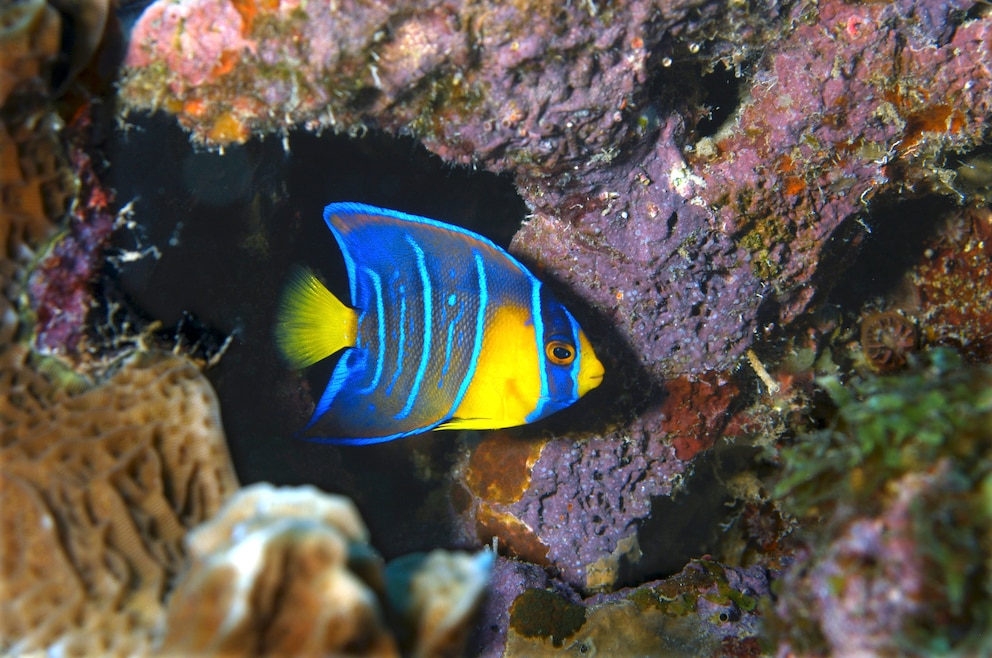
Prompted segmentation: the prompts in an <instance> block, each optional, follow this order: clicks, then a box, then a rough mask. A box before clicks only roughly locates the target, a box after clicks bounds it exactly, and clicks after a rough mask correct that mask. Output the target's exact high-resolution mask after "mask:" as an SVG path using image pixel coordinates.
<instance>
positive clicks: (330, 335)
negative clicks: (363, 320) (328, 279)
mask: <svg viewBox="0 0 992 658" xmlns="http://www.w3.org/2000/svg"><path fill="white" fill-rule="evenodd" d="M357 332H358V314H357V313H356V312H355V310H354V309H351V308H348V307H347V306H345V305H344V304H342V303H341V301H340V300H339V299H338V298H337V297H335V296H334V294H333V293H332V292H331V291H330V290H328V289H327V288H326V287H325V286H324V284H323V283H321V282H320V280H319V279H318V278H317V276H316V275H315V274H314V273H313V271H312V270H309V269H303V268H300V269H299V270H297V271H296V272H294V273H293V275H292V276H291V277H290V279H289V283H287V284H286V289H285V290H284V291H283V295H282V299H281V300H280V302H279V310H278V313H277V320H276V329H275V336H276V345H277V346H278V347H279V351H280V353H281V354H282V355H283V357H284V358H285V359H286V361H287V362H288V363H289V364H290V365H291V366H292V367H294V368H306V367H307V366H310V365H313V364H314V363H317V362H318V361H321V360H323V359H326V358H327V357H329V356H331V355H332V354H334V353H335V352H338V351H340V350H342V349H344V348H346V347H352V346H354V345H355V340H356V335H357Z"/></svg>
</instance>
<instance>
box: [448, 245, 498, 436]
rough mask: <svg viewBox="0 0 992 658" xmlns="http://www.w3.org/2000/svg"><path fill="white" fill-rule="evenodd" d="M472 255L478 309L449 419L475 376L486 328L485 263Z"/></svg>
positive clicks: (487, 295)
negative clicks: (465, 361)
mask: <svg viewBox="0 0 992 658" xmlns="http://www.w3.org/2000/svg"><path fill="white" fill-rule="evenodd" d="M472 256H473V260H474V261H475V277H476V281H477V282H478V286H479V311H478V313H477V314H476V316H475V338H474V339H473V342H472V356H471V357H470V358H469V360H468V371H467V372H466V373H465V377H463V378H462V382H461V384H459V385H458V393H457V394H455V401H454V404H452V405H451V409H450V410H449V411H448V415H447V418H445V420H448V419H450V418H451V417H452V416H453V415H454V413H455V410H456V409H457V408H458V405H460V404H461V403H462V400H464V399H465V393H466V392H467V391H468V385H469V384H470V383H472V377H474V376H475V366H476V364H478V362H479V354H481V353H482V337H483V332H484V331H485V328H486V308H487V307H488V306H489V284H488V282H487V281H486V264H485V262H483V260H482V255H481V254H479V252H477V251H475V250H473V251H472Z"/></svg>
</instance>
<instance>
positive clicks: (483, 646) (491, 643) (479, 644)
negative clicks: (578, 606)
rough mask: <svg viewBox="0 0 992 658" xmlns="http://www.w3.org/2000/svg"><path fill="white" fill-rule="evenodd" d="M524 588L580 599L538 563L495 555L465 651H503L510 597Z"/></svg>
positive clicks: (494, 657)
mask: <svg viewBox="0 0 992 658" xmlns="http://www.w3.org/2000/svg"><path fill="white" fill-rule="evenodd" d="M527 589H541V590H546V589H553V590H554V591H555V592H556V593H558V594H560V595H561V596H563V597H564V598H565V599H567V600H569V601H571V602H572V603H579V602H580V599H579V597H578V595H577V594H575V593H574V592H573V591H572V590H570V589H569V588H567V587H565V586H563V585H562V584H561V583H556V582H555V581H552V580H551V578H549V577H548V574H547V573H546V572H545V570H544V569H543V568H541V567H538V566H536V565H533V564H529V563H527V562H518V561H517V560H511V559H507V558H504V557H497V558H496V561H495V563H494V564H493V570H492V573H491V574H490V576H489V588H488V590H487V591H486V598H485V599H484V600H483V602H482V605H481V606H480V607H481V609H480V610H479V616H478V619H479V621H478V623H477V624H476V631H475V635H474V636H473V637H472V638H471V640H470V641H469V646H468V651H467V653H466V655H471V656H479V657H480V658H490V657H491V658H498V657H499V656H502V655H503V647H504V645H505V643H506V632H507V629H508V628H509V625H510V608H511V606H512V605H513V601H514V600H515V599H516V598H517V597H518V596H520V595H521V594H522V593H523V592H524V590H527Z"/></svg>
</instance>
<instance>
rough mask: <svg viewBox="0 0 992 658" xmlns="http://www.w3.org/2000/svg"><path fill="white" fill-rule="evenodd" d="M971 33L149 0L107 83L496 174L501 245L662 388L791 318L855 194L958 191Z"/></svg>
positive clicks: (819, 274) (130, 96) (459, 8)
mask: <svg viewBox="0 0 992 658" xmlns="http://www.w3.org/2000/svg"><path fill="white" fill-rule="evenodd" d="M990 34H992V17H990V16H989V15H988V12H983V11H967V10H966V9H965V7H964V3H956V2H949V3H927V4H926V5H924V6H922V7H917V6H915V5H912V4H911V3H907V2H898V3H868V4H852V3H849V2H846V1H844V0H828V1H826V2H821V3H810V2H799V3H792V4H787V3H776V2H770V3H760V4H758V5H755V4H748V3H731V4H730V5H729V6H728V5H727V4H726V3H721V2H680V1H677V0H676V1H672V2H661V3H658V2H648V1H637V2H630V3H612V4H609V5H604V6H600V4H599V3H593V2H588V3H580V2H573V3H564V5H554V6H552V5H548V4H546V3H526V2H525V3H496V2H486V1H483V2H477V3H468V4H462V5H452V4H450V3H444V2H440V1H437V0H434V1H432V0H420V1H418V2H413V3H403V5H402V6H399V5H396V6H388V5H383V4H381V3H363V2H356V3H352V4H349V5H348V6H347V7H346V8H344V7H342V8H336V9H335V10H333V11H332V10H331V9H330V7H329V6H327V5H324V4H320V3H317V4H314V3H310V4H306V5H301V4H298V3H290V2H282V3H267V2H259V1H257V0H247V1H245V2H230V1H228V0H158V2H155V3H153V4H152V5H151V6H150V7H149V8H148V9H147V10H146V11H145V13H144V14H143V16H142V17H141V19H140V20H139V22H138V24H137V25H136V27H135V30H134V33H133V36H132V40H131V45H130V48H129V52H128V56H127V61H126V71H125V75H124V81H123V83H122V86H121V96H122V99H123V102H124V106H125V107H128V108H136V109H142V110H157V109H165V110H167V111H169V112H172V113H173V114H175V115H176V116H177V117H178V119H179V122H180V123H181V124H182V125H184V126H185V127H186V128H188V129H189V130H190V131H191V132H192V134H193V137H194V139H196V140H198V141H201V142H206V143H209V144H214V145H223V144H225V143H229V142H232V141H237V142H241V141H245V140H247V139H248V138H249V137H250V136H251V135H252V134H254V133H259V134H266V133H277V134H286V132H287V131H288V130H289V129H291V128H294V127H296V126H300V125H302V126H304V127H306V128H307V129H311V130H321V129H324V128H332V129H334V130H346V131H349V132H350V133H354V134H360V133H361V132H362V131H364V130H365V129H367V128H368V127H375V128H380V129H384V130H387V131H390V132H394V133H401V134H410V135H413V136H415V137H417V138H419V139H420V140H421V141H422V142H423V144H424V145H425V146H426V147H427V148H428V149H430V150H432V151H434V152H435V153H437V154H439V155H440V156H441V157H443V158H445V159H447V160H449V161H452V162H457V163H471V164H473V165H481V166H483V167H486V168H488V169H490V170H492V171H496V172H501V173H508V174H510V175H512V176H514V178H515V183H516V186H517V189H518V191H519V193H520V195H521V196H522V197H523V198H524V200H525V202H526V203H527V204H528V205H529V206H530V208H531V210H532V213H531V217H530V219H529V221H528V222H527V223H526V224H525V225H524V226H523V228H522V229H521V231H520V232H519V233H518V234H517V236H516V238H515V239H514V242H513V244H512V248H513V250H514V251H515V252H516V253H517V254H519V255H521V256H523V257H524V258H525V259H527V260H529V261H533V262H534V263H536V264H537V265H539V266H540V270H541V271H542V272H544V273H545V274H546V275H547V278H552V279H558V280H559V281H560V282H561V283H563V284H565V285H566V286H567V287H568V288H569V289H570V290H571V291H572V292H573V293H574V294H575V295H576V296H578V297H580V298H582V299H583V300H584V301H585V302H586V303H587V304H588V305H589V306H591V307H593V308H595V309H596V310H597V311H598V312H599V315H601V316H603V318H604V319H606V320H608V321H609V324H610V327H611V330H612V332H613V333H615V334H617V336H616V337H615V338H614V339H613V340H614V341H615V342H617V343H618V346H619V345H623V346H624V347H626V348H628V349H629V350H630V351H631V352H632V353H633V354H635V355H636V359H638V361H639V364H640V365H641V366H642V367H643V368H644V369H646V370H647V371H648V372H650V373H652V374H653V375H656V376H663V377H673V376H678V375H682V374H699V373H704V372H707V371H710V370H719V371H725V370H728V369H729V368H731V367H732V366H733V365H734V364H735V363H736V362H737V361H738V359H739V358H740V357H741V356H742V355H743V354H744V353H745V351H746V350H747V348H748V347H749V345H750V344H751V342H752V341H753V338H754V335H755V330H756V329H758V328H759V324H761V321H760V320H759V317H763V316H768V317H776V319H777V321H779V322H782V323H789V322H791V321H793V320H794V319H795V318H796V317H797V316H798V315H799V314H801V313H802V312H803V311H804V310H805V309H806V308H807V306H808V305H809V303H810V301H811V300H812V299H813V297H814V295H816V293H817V291H818V290H819V289H820V288H821V287H823V288H829V287H830V284H831V283H832V280H833V279H832V278H833V276H834V275H835V274H836V271H835V269H833V268H835V267H836V265H833V263H832V261H831V259H830V258H828V256H835V255H836V254H832V253H830V252H831V250H832V249H841V250H842V251H853V250H854V249H856V248H857V247H858V246H859V244H860V243H861V242H862V241H863V239H864V237H865V234H864V232H863V230H861V229H860V228H859V227H858V225H857V221H856V220H862V221H863V219H864V218H863V213H864V212H865V208H866V204H869V206H868V207H870V204H871V203H872V201H873V199H884V198H886V197H887V196H888V197H892V196H901V197H912V196H918V195H920V194H925V193H932V192H936V193H937V194H943V195H947V196H954V197H957V196H958V195H959V194H960V192H959V191H957V190H956V189H955V185H954V176H955V172H954V171H953V170H951V169H944V168H942V166H940V165H939V164H937V163H941V162H944V161H945V160H946V159H947V158H945V156H946V155H954V154H964V153H968V152H970V151H972V150H973V149H975V148H976V147H977V146H978V145H980V144H981V143H982V140H983V136H984V134H985V131H986V130H987V125H988V122H989V120H990V108H992V71H990V70H989V68H988V66H987V64H986V63H985V62H984V59H987V58H983V57H982V54H983V53H986V52H987V50H988V43H989V41H990ZM331 35H333V36H331ZM720 71H723V74H722V75H723V78H721V77H720V75H721V74H720ZM724 78H725V79H726V82H725V84H721V83H720V81H722V80H723V79H724ZM720 87H726V88H727V90H728V92H729V93H725V94H721V92H720V91H719V88H720ZM717 105H719V106H725V107H720V108H719V109H720V110H721V112H722V114H721V116H720V117H715V116H712V115H713V112H714V108H715V106H717ZM708 124H712V125H708ZM824 261H827V265H828V266H824ZM593 338H594V339H595V338H596V337H595V336H594V337H593ZM597 347H598V346H597Z"/></svg>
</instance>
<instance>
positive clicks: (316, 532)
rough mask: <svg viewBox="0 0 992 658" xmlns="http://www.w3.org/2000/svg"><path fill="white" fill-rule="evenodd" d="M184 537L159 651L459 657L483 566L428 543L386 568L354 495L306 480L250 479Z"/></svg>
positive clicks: (482, 560) (484, 556)
mask: <svg viewBox="0 0 992 658" xmlns="http://www.w3.org/2000/svg"><path fill="white" fill-rule="evenodd" d="M187 543H188V546H189V552H190V555H191V558H192V566H191V567H190V569H189V571H188V572H187V573H185V574H184V575H183V576H182V578H181V579H180V581H179V583H178V584H177V586H176V589H175V591H174V592H173V594H172V596H171V598H170V600H169V608H168V619H167V622H166V626H167V630H166V633H165V637H164V639H163V642H162V644H161V646H160V650H161V651H162V652H164V653H166V654H185V655H193V654H195V655H217V656H220V655H224V656H254V655H273V656H328V655H333V656H399V655H400V648H401V647H402V648H403V649H404V655H412V656H457V655H460V654H461V650H462V647H463V645H464V640H465V637H466V635H467V632H468V630H469V629H470V628H471V620H472V615H473V613H474V611H475V607H476V605H477V603H478V601H479V599H480V597H481V595H482V593H483V591H484V589H485V586H486V584H487V583H488V581H489V571H490V565H491V563H492V555H491V553H488V552H487V551H483V552H482V553H480V554H478V555H476V556H469V555H467V554H460V553H446V552H444V551H435V552H433V553H431V554H430V555H427V556H419V555H413V556H405V557H402V558H398V559H397V560H395V561H394V562H393V563H390V565H389V567H387V568H385V569H384V568H383V564H382V559H381V558H379V557H378V555H377V554H376V553H375V552H374V551H373V550H372V549H371V547H370V546H369V544H368V530H367V529H366V527H365V524H364V522H363V521H362V519H361V517H360V516H359V514H358V510H357V509H356V508H355V506H354V504H353V503H352V502H351V500H350V499H348V498H345V497H343V496H335V495H329V494H324V493H322V492H320V491H318V490H317V489H316V488H314V487H311V486H303V487H296V488H292V487H285V488H276V487H273V486H272V485H269V484H265V483H260V484H255V485H252V486H250V487H247V488H245V489H243V490H241V491H240V492H239V493H238V494H237V495H235V496H234V497H232V498H231V500H230V501H228V503H227V505H226V506H225V507H224V509H223V510H222V511H221V512H220V514H218V516H217V517H216V518H214V519H213V520H212V521H210V522H209V523H206V524H204V525H202V526H200V527H199V528H197V529H196V530H194V531H193V532H192V533H190V535H189V537H188V540H187ZM387 595H388V598H386V597H387ZM387 611H393V612H394V613H395V617H397V618H398V621H397V626H398V627H399V628H398V630H397V632H394V629H393V628H392V627H391V626H390V625H389V623H388V621H389V620H388V619H387V614H386V612H387ZM397 635H399V636H400V641H398V640H397Z"/></svg>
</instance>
